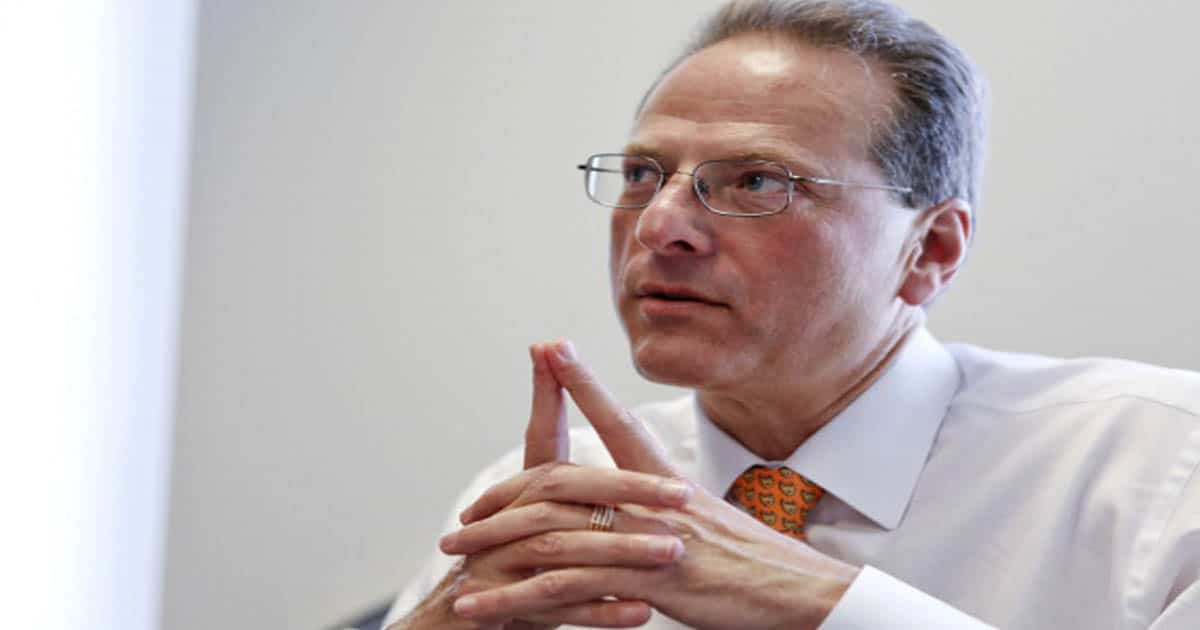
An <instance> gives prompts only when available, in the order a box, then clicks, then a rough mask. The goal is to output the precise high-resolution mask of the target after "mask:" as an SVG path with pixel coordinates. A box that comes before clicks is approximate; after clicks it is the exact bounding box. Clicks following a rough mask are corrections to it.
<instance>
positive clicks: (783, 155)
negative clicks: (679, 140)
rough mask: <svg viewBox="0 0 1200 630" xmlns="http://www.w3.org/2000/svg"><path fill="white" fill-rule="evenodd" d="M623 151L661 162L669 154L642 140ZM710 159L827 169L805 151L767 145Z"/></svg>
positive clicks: (812, 170) (817, 171) (805, 170)
mask: <svg viewBox="0 0 1200 630" xmlns="http://www.w3.org/2000/svg"><path fill="white" fill-rule="evenodd" d="M623 153H625V154H627V155H642V156H645V157H650V158H654V159H655V160H658V161H659V162H660V163H661V162H664V161H666V159H667V154H666V152H665V151H663V150H661V149H657V148H655V147H654V146H653V145H649V144H644V143H641V142H632V143H630V144H628V145H626V146H625V149H624V150H623ZM710 159H714V160H718V159H719V160H739V161H744V162H775V163H777V164H783V165H784V166H787V167H788V168H789V169H791V170H793V171H795V172H797V173H803V174H809V175H817V176H825V175H827V174H828V173H827V171H826V169H824V168H822V163H821V162H820V161H819V160H817V159H815V157H812V156H809V155H806V154H804V153H801V154H796V152H793V151H785V150H780V149H772V148H767V147H752V148H748V149H738V150H733V151H729V152H723V153H720V154H714V155H713V156H712V157H711V158H710Z"/></svg>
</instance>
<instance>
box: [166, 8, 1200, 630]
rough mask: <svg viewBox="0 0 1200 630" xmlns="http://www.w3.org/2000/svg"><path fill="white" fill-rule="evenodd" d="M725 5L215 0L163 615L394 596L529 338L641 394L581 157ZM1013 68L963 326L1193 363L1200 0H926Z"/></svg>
mask: <svg viewBox="0 0 1200 630" xmlns="http://www.w3.org/2000/svg"><path fill="white" fill-rule="evenodd" d="M715 4H716V2H713V1H710V0H705V1H695V0H689V1H688V2H675V3H671V2H644V1H634V0H622V1H619V2H604V3H598V2H563V1H550V0H542V1H536V2H535V1H532V0H531V1H526V2H483V1H475V2H446V3H441V2H439V3H434V2H385V1H378V2H336V3H335V2H317V1H305V2H298V1H293V0H289V1H286V2H285V1H282V0H274V1H268V0H260V1H256V2H237V1H233V0H217V1H209V2H203V3H201V10H200V16H199V17H200V19H199V22H200V26H199V34H198V51H197V60H198V69H197V77H198V83H197V86H196V111H195V136H194V141H193V144H194V152H193V160H194V163H193V173H192V179H191V188H192V192H191V198H190V211H189V234H188V253H187V274H186V294H185V299H184V303H185V304H184V314H183V322H182V341H181V343H182V345H181V353H182V360H181V367H180V370H181V372H180V382H179V387H180V395H179V407H178V422H177V426H176V436H175V448H174V463H173V482H172V497H171V514H170V527H169V547H168V561H167V569H166V600H165V620H164V627H166V628H171V629H181V630H185V629H191V628H196V629H199V628H205V629H209V628H258V627H261V628H320V627H324V626H326V625H328V624H332V623H335V622H337V621H339V620H341V619H343V618H344V617H345V616H346V615H347V614H350V613H351V612H353V611H355V610H357V609H359V608H361V607H363V606H365V605H367V604H370V603H373V602H376V601H378V600H381V599H382V598H385V597H387V596H388V595H389V594H390V593H391V592H393V591H394V590H395V589H397V588H398V587H399V585H400V584H401V583H402V581H403V579H404V578H405V576H407V575H409V574H411V573H412V572H413V571H414V570H416V568H417V567H418V565H419V564H420V563H421V562H422V561H423V560H424V558H425V556H426V555H427V553H428V552H429V550H430V549H431V548H432V547H431V545H432V541H433V539H434V536H435V533H436V531H435V530H436V529H437V527H438V526H439V524H440V522H441V521H442V519H443V518H444V514H443V513H444V511H445V510H446V509H447V508H448V507H449V505H450V503H451V500H452V496H453V495H454V493H455V492H456V491H457V490H458V489H459V488H460V487H461V486H462V484H463V483H464V482H465V481H466V480H467V479H468V477H469V476H470V475H471V474H472V473H473V472H474V471H475V470H476V469H477V467H478V466H479V465H481V464H482V463H483V462H486V461H488V460H490V459H491V458H493V457H495V456H496V455H498V454H500V453H501V452H502V451H504V450H506V449H508V448H510V447H511V446H514V445H515V444H517V442H518V440H519V437H520V432H521V428H522V426H523V423H524V420H525V417H526V413H527V408H526V405H527V399H528V393H527V389H528V385H527V383H528V376H527V359H526V355H525V347H526V345H527V344H528V343H530V342H531V341H534V340H538V339H544V338H548V337H553V336H560V335H566V336H570V337H572V338H573V339H575V340H576V341H577V343H578V345H579V346H580V348H581V350H582V352H583V353H584V354H585V356H586V357H588V358H590V359H591V360H592V362H593V363H594V364H595V366H596V368H597V370H598V372H599V373H600V374H601V375H602V376H603V378H604V379H605V380H606V381H607V382H608V383H609V384H610V385H611V386H612V388H613V389H614V390H615V391H616V392H618V394H619V395H620V396H621V398H623V399H624V400H626V401H628V402H630V403H634V402H638V401H643V400H647V399H651V398H654V397H658V396H661V395H662V394H663V392H664V391H665V390H664V389H662V388H658V387H655V386H652V385H649V384H646V383H643V382H641V381H639V379H638V378H637V377H636V375H634V374H633V373H632V371H631V370H630V368H629V366H628V361H627V358H626V355H625V352H624V349H623V347H622V338H621V334H620V330H619V328H618V326H617V324H616V322H615V319H614V317H613V316H612V313H611V308H610V306H609V303H608V299H607V293H606V289H605V283H606V271H605V266H606V260H605V259H606V244H605V236H606V230H607V217H606V213H605V212H604V211H603V210H601V209H599V208H598V207H594V206H592V205H590V204H589V203H588V202H587V201H586V200H585V199H584V198H583V195H582V190H581V186H580V181H579V176H578V174H577V173H576V171H575V170H574V164H576V163H577V162H578V161H579V160H580V159H581V158H582V157H584V156H585V155H587V154H588V153H591V152H595V151H602V150H612V149H616V148H619V147H620V146H621V144H622V143H623V140H624V134H625V132H626V130H627V127H628V123H629V115H630V112H631V108H632V106H633V104H634V102H635V101H636V99H637V98H638V96H639V95H640V92H641V90H642V88H643V87H644V86H645V85H646V83H647V82H648V81H649V80H650V79H651V78H652V77H653V76H654V75H655V73H656V71H657V69H658V68H659V67H660V66H661V65H662V64H663V63H664V62H665V61H667V60H668V58H669V57H670V56H671V55H672V54H673V52H674V51H675V50H676V49H677V48H678V46H679V45H680V44H681V42H682V40H683V38H684V36H685V35H686V32H687V30H688V29H689V28H690V27H691V25H692V23H693V22H694V18H693V16H694V15H695V14H696V13H698V12H700V11H701V10H702V9H703V8H706V7H711V6H714V5H715ZM906 4H907V5H908V6H910V7H911V8H912V9H913V10H914V11H915V12H916V13H917V14H919V15H922V16H925V17H927V18H929V19H930V20H931V21H932V22H934V23H935V24H936V25H938V26H941V27H943V28H944V29H945V30H946V31H948V32H949V33H951V34H952V35H954V36H955V37H956V38H957V39H958V40H959V41H960V42H961V43H962V44H963V45H964V46H965V47H967V48H968V50H969V51H970V52H971V53H972V54H973V55H974V56H975V57H976V58H977V60H978V62H979V63H980V65H982V66H983V67H984V69H985V70H986V71H987V72H988V74H989V75H990V78H991V82H992V86H993V92H994V93H995V98H994V104H995V105H994V116H993V118H994V126H993V151H992V159H991V167H990V171H989V177H988V182H987V184H988V185H987V194H988V197H987V203H986V206H985V207H984V208H983V212H982V219H983V220H982V231H981V233H980V235H979V238H978V241H977V243H976V244H977V248H976V251H975V254H974V258H973V260H972V262H971V265H970V268H969V270H968V273H967V274H966V275H965V277H963V278H962V281H961V282H960V284H959V286H957V287H956V288H955V291H954V292H953V294H951V295H950V296H949V297H948V298H946V299H945V300H943V301H942V303H941V304H940V305H939V306H938V307H937V309H936V310H935V312H934V318H933V319H934V330H935V332H937V333H938V334H939V335H940V336H942V337H943V338H947V339H966V340H971V341H973V342H976V343H980V344H985V345H991V346H999V347H1005V348H1011V349H1017V350H1027V351H1041V352H1046V353H1054V354H1067V355H1079V354H1109V355H1119V356H1124V357H1130V358H1138V359H1143V360H1148V361H1153V362H1158V363H1165V364H1169V365H1174V366H1179V367H1188V368H1192V369H1198V368H1200V341H1198V340H1197V337H1196V336H1195V334H1194V328H1195V322H1196V320H1197V311H1198V310H1200V304H1198V303H1197V298H1196V293H1197V292H1196V288H1195V287H1196V282H1195V279H1194V277H1195V270H1196V269H1197V268H1198V267H1200V254H1197V253H1196V252H1195V250H1194V249H1193V244H1194V242H1195V239H1196V235H1197V234H1200V204H1198V203H1197V202H1196V201H1195V193H1194V192H1193V188H1194V187H1195V185H1196V183H1197V174H1198V173H1200V158H1198V156H1197V152H1198V151H1200V122H1197V120H1196V119H1195V118H1194V112H1197V111H1200V77H1198V76H1197V70H1196V67H1197V66H1196V65H1195V64H1194V63H1193V62H1192V61H1191V60H1192V59H1193V57H1194V37H1193V35H1192V33H1191V26H1190V25H1191V24H1194V23H1195V21H1196V19H1198V18H1200V8H1197V7H1196V5H1194V4H1191V3H1183V2H1170V1H1168V0H1153V1H1147V2H1140V3H1129V2H1125V1H1123V0H1103V1H1098V2H1092V3H1089V4H1088V5H1087V7H1088V8H1087V12H1086V13H1085V14H1080V15H1074V14H1072V10H1075V8H1076V7H1078V6H1080V4H1079V3H1076V2H1066V1H1060V2H1049V3H1047V2H1030V1H1022V2H1006V3H977V2H969V3H968V2H950V1H948V0H925V1H921V2H917V1H912V2H908V3H906Z"/></svg>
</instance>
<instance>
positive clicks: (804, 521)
mask: <svg viewBox="0 0 1200 630" xmlns="http://www.w3.org/2000/svg"><path fill="white" fill-rule="evenodd" d="M980 93H981V89H980V87H979V81H978V79H977V78H976V76H975V73H974V70H973V69H972V68H971V66H970V64H969V63H968V62H967V60H966V58H965V57H964V56H963V54H962V53H961V52H960V51H958V50H957V49H956V48H955V47H954V46H953V45H952V44H950V43H949V42H947V41H946V40H945V39H944V38H942V37H941V36H940V35H939V34H937V33H936V32H934V31H933V30H932V29H930V28H929V27H928V26H926V25H924V24H923V23H921V22H918V21H914V20H912V19H911V18H909V17H907V16H906V15H904V14H903V13H902V12H901V11H900V10H898V9H896V8H894V7H891V6H888V5H885V4H882V3H879V2H874V1H864V0H859V1H851V0H847V1H841V2H839V1H834V0H814V1H802V0H801V1H794V2H771V1H757V2H734V3H732V4H730V5H729V6H727V7H726V8H724V9H723V10H721V11H720V12H719V13H718V14H717V15H716V16H714V17H713V18H712V19H711V20H710V21H709V23H708V24H707V26H706V28H705V29H704V30H703V31H702V34H701V36H700V38H699V39H698V41H697V43H696V44H695V45H694V46H693V47H692V48H690V49H689V50H688V54H686V55H685V56H684V57H683V58H681V59H680V60H679V62H677V63H676V64H675V65H673V66H672V67H671V68H670V69H669V70H668V71H667V72H666V73H665V74H664V75H663V77H662V78H661V80H660V81H659V82H658V83H657V84H656V85H655V86H653V87H652V88H651V90H650V92H649V93H648V94H647V96H646V97H645V99H644V102H643V103H642V106H641V107H640V108H639V110H638V113H637V117H636V124H635V126H634V129H633V132H632V136H631V138H630V139H629V142H628V144H627V146H626V148H625V149H624V151H622V153H621V154H615V155H614V154H600V155H596V156H592V157H591V158H589V160H588V161H587V162H586V163H585V164H583V165H581V168H582V170H583V171H584V175H585V184H586V187H587V188H586V190H587V193H588V195H589V196H590V197H591V198H592V200H593V201H596V202H598V203H601V204H604V205H608V206H611V207H613V208H614V209H613V211H612V234H611V239H612V245H611V272H612V289H613V296H614V301H615V302H616V305H617V310H618V313H619V314H620V318H621V321H622V323H623V324H624V327H625V330H626V333H627V334H628V337H629V340H630V347H631V353H632V356H633V360H634V364H635V366H636V367H637V369H638V370H639V372H641V373H642V374H643V375H645V376H646V377H647V378H649V379H651V380H654V381H658V382H664V383H671V384H676V385H683V386H686V387H688V388H690V389H692V390H693V391H694V395H693V396H689V397H688V398H686V399H684V400H680V401H674V402H668V403H663V404H658V405H651V406H648V407H645V408H642V409H640V410H638V412H637V413H636V414H630V413H628V412H626V411H624V410H623V409H622V408H621V407H620V406H619V405H618V404H616V403H615V402H614V401H613V400H612V399H611V398H610V397H609V395H608V394H607V393H606V392H605V390H604V389H603V388H602V387H601V386H600V385H599V384H598V383H597V382H596V380H595V378H594V377H592V375H591V373H590V372H589V371H588V369H587V368H586V367H585V366H584V365H583V364H582V363H581V361H580V360H579V358H578V357H577V356H576V354H575V352H574V350H573V348H572V347H571V346H570V344H569V343H566V342H562V341H559V342H553V343H544V344H535V345H534V346H533V348H532V349H531V356H532V361H533V366H534V367H533V373H534V388H533V389H534V393H533V409H532V412H531V417H530V424H529V429H528V432H527V435H526V446H525V449H524V453H523V455H522V454H513V455H510V456H509V457H507V458H505V459H504V460H502V461H501V462H499V463H497V464H496V465H494V466H492V467H491V468H489V469H487V470H485V471H484V473H483V474H482V475H481V476H480V477H479V479H478V480H477V481H476V483H475V484H474V485H473V487H472V488H470V489H468V491H467V492H466V494H465V495H464V498H463V501H462V507H463V508H464V509H463V511H462V513H461V515H460V516H459V521H460V523H461V526H455V527H452V528H451V529H452V530H454V531H451V532H450V533H448V534H447V535H446V536H445V537H444V538H443V539H442V541H441V544H440V547H441V550H442V551H443V552H445V554H448V555H447V556H440V557H439V558H438V559H436V560H435V562H434V566H433V567H432V568H431V570H430V572H429V573H428V574H427V575H425V576H424V577H423V579H420V580H418V581H417V582H416V583H414V584H413V585H412V586H411V587H410V588H409V589H408V590H406V591H405V592H404V593H403V594H402V595H401V597H400V599H399V600H398V601H397V604H396V606H395V607H394V610H393V612H392V616H391V619H392V620H396V623H395V624H393V625H392V627H393V628H501V627H504V628H534V627H549V626H555V625H559V624H570V625H578V626H601V627H634V626H640V625H647V627H655V628H674V627H695V628H734V627H736V628H784V627H786V628H816V627H818V626H819V627H821V628H977V627H980V628H981V627H988V626H989V625H994V626H998V627H1003V628H1153V629H1155V630H1168V629H1171V630H1174V629H1183V628H1196V627H1200V378H1198V377H1197V376H1196V375H1194V374H1189V373H1183V372H1177V371H1170V370H1164V369H1158V368H1152V367H1148V366H1141V365H1136V364H1130V363H1124V362H1117V361H1058V360H1051V359H1046V358H1039V357H1030V356H1017V355H1008V354H1001V353H995V352H990V351H985V350H981V349H978V348H974V347H970V346H954V347H949V348H947V347H944V346H942V345H941V344H939V343H938V342H937V341H935V340H934V339H933V337H932V336H931V335H930V334H929V333H928V332H927V331H926V330H925V329H924V327H923V322H924V309H925V308H926V307H927V306H928V305H929V304H930V303H931V302H932V301H933V300H934V299H935V298H936V297H937V295H938V294H939V293H940V292H941V291H942V290H944V289H945V287H946V286H947V285H948V284H949V283H950V282H951V281H952V280H953V279H954V277H955V275H956V273H957V272H958V270H959V269H960V268H961V266H962V264H963V261H964V259H965V257H966V254H967V250H968V246H969V244H970V242H971V236H972V230H973V226H974V215H973V206H974V204H976V203H977V202H978V196H979V184H978V182H979V179H980V164H981V161H982V158H981V156H982V152H983V146H982V144H983V142H982V138H983V135H984V134H983V122H982V120H983V117H982V115H981V109H982V108H981V103H980V102H981V97H980ZM564 390H565V391H566V393H567V394H569V395H570V397H571V398H572V399H573V400H574V402H575V403H576V404H577V405H578V406H579V408H580V410H581V411H582V412H583V413H584V415H585V416H586V417H587V419H588V420H589V421H590V422H591V424H592V426H593V427H594V429H595V433H573V434H571V435H570V436H569V437H568V435H567V433H566V428H565V413H564V405H565V398H564V396H565V394H564ZM568 441H570V442H571V445H572V446H574V447H575V457H574V460H573V462H574V463H573V464H567V463H564V462H565V460H566V457H567V448H568ZM612 464H615V466H616V468H611V467H610V466H611V465H612ZM522 465H523V467H524V470H520V469H521V468H522ZM735 504H736V505H737V507H735ZM613 506H615V507H613ZM439 579H440V581H439Z"/></svg>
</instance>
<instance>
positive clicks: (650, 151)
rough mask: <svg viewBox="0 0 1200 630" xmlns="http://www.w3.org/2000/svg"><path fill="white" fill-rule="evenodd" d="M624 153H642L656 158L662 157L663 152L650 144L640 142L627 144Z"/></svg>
mask: <svg viewBox="0 0 1200 630" xmlns="http://www.w3.org/2000/svg"><path fill="white" fill-rule="evenodd" d="M622 153H624V154H626V155H642V156H645V157H652V158H656V159H657V158H659V157H662V154H663V153H662V151H659V150H658V149H655V148H654V147H652V146H650V145H648V144H641V143H638V142H634V143H631V144H627V145H625V149H624V150H623V151H622Z"/></svg>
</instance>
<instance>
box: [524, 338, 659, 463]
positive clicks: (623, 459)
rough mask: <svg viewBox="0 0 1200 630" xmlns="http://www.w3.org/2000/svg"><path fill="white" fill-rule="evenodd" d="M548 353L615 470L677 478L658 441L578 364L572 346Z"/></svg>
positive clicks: (555, 347)
mask: <svg viewBox="0 0 1200 630" xmlns="http://www.w3.org/2000/svg"><path fill="white" fill-rule="evenodd" d="M549 350H550V352H549V353H548V358H549V359H550V360H549V364H550V368H551V369H552V370H553V372H554V376H555V378H556V379H557V380H558V382H559V383H561V384H562V386H563V387H565V388H566V389H567V391H568V392H569V393H570V394H571V399H572V400H574V401H575V404H576V405H578V406H579V410H580V411H582V412H583V415H584V416H585V417H586V418H587V419H588V422H591V424H592V426H593V427H594V428H595V429H596V433H597V434H599V436H600V439H601V440H602V441H603V442H604V445H605V446H606V447H607V448H608V452H609V454H610V455H612V457H613V461H614V462H616V464H617V467H618V468H625V469H627V470H639V471H642V472H648V473H655V474H659V475H669V476H678V473H676V471H675V469H674V467H673V466H671V464H670V462H669V461H668V460H667V457H666V453H664V452H663V449H662V446H661V445H660V444H659V443H658V440H657V439H655V438H654V436H653V435H651V434H650V432H649V431H648V430H647V429H646V426H645V425H644V424H642V422H641V420H638V419H637V418H636V417H634V416H633V414H631V413H629V411H627V410H626V409H625V408H624V407H622V406H621V405H620V404H618V403H617V401H616V400H615V399H613V397H612V395H611V394H609V393H608V390H606V389H605V388H604V386H603V385H601V384H600V382H599V381H598V380H597V379H596V377H595V375H594V374H592V371H591V370H590V369H588V367H587V366H585V365H584V364H583V363H582V362H581V361H579V358H578V355H577V354H576V352H575V348H574V346H573V345H572V344H571V342H569V341H562V342H556V343H554V344H553V345H552V346H551V348H549Z"/></svg>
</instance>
